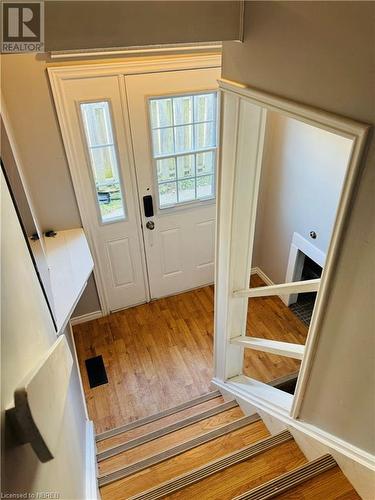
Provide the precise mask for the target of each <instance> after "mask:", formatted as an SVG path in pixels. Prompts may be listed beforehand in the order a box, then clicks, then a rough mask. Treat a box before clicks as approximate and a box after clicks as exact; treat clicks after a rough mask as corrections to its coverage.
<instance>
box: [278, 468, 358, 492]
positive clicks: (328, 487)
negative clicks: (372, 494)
mask: <svg viewBox="0 0 375 500" xmlns="http://www.w3.org/2000/svg"><path fill="white" fill-rule="evenodd" d="M275 498H277V499H278V500H318V499H322V500H359V499H360V498H361V497H360V496H359V495H358V493H357V492H356V491H355V490H354V489H353V487H352V485H351V484H350V483H349V481H348V480H347V479H346V477H345V476H344V474H343V473H342V472H341V470H340V469H339V467H335V468H333V469H331V470H329V471H326V472H323V473H322V474H320V475H319V476H317V477H314V478H312V479H309V480H308V481H306V482H305V483H303V484H300V485H299V486H296V487H295V488H293V489H291V490H289V491H287V492H285V493H283V494H281V495H278V496H277V497H275Z"/></svg>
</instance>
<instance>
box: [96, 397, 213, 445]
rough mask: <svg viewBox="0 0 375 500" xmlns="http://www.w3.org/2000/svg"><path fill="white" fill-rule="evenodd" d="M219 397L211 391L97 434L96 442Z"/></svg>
mask: <svg viewBox="0 0 375 500" xmlns="http://www.w3.org/2000/svg"><path fill="white" fill-rule="evenodd" d="M219 396H221V393H220V391H212V392H208V393H206V394H203V395H202V396H198V397H197V398H194V399H191V400H190V401H186V402H185V403H181V404H180V405H178V406H174V407H172V408H167V409H166V410H163V411H161V412H159V413H154V414H153V415H149V416H148V417H144V418H140V419H138V420H134V421H133V422H130V423H128V424H125V425H121V426H119V427H116V428H114V429H110V430H108V431H105V432H102V433H100V434H97V436H96V441H97V442H99V441H103V440H104V439H107V438H110V437H112V436H116V435H117V434H122V433H123V432H126V431H129V430H131V429H135V428H137V427H141V426H143V425H146V424H149V423H150V422H155V421H156V420H160V419H161V418H164V417H167V416H168V415H173V414H174V413H178V412H180V411H182V410H185V409H187V408H191V407H193V406H196V405H199V404H201V403H204V402H205V401H209V400H210V399H214V398H217V397H219Z"/></svg>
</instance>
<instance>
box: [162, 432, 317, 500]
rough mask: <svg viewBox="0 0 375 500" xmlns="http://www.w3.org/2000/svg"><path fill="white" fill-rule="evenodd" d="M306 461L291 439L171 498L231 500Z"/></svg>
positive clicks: (169, 496)
mask: <svg viewBox="0 0 375 500" xmlns="http://www.w3.org/2000/svg"><path fill="white" fill-rule="evenodd" d="M306 462H307V460H306V458H305V456H304V455H303V453H302V452H301V450H300V449H299V447H298V446H297V444H296V443H295V442H294V441H293V440H291V441H288V442H286V443H283V444H280V445H278V446H276V447H275V448H272V449H271V450H268V451H265V452H263V453H262V454H260V455H257V456H256V457H253V458H250V459H249V460H246V461H244V462H241V463H239V464H236V465H233V466H231V467H228V468H227V469H225V470H223V471H221V472H218V473H217V474H214V475H212V476H210V477H208V478H206V479H204V480H203V481H199V482H198V483H196V484H193V485H191V486H189V487H187V488H184V489H183V490H180V491H177V492H176V493H174V494H172V495H168V498H169V499H191V498H196V497H198V496H199V498H200V500H217V499H220V500H231V499H232V498H234V497H235V496H237V495H241V494H242V493H245V492H246V491H248V490H251V489H252V488H254V487H256V486H258V485H260V484H263V483H265V482H266V481H269V480H271V479H274V478H275V477H277V476H279V475H281V474H283V473H285V472H288V471H290V470H293V469H295V468H296V467H298V466H300V465H302V464H304V463H306Z"/></svg>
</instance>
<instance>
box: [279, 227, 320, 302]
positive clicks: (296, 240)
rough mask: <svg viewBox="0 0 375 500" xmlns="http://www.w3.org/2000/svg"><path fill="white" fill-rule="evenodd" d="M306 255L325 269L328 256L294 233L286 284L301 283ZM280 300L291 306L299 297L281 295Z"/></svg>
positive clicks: (295, 295)
mask: <svg viewBox="0 0 375 500" xmlns="http://www.w3.org/2000/svg"><path fill="white" fill-rule="evenodd" d="M305 255H307V256H308V257H310V259H311V260H313V261H314V262H316V263H317V264H318V265H319V266H320V267H324V263H325V260H326V254H325V253H323V252H322V251H321V250H320V249H319V248H318V247H316V246H315V245H313V244H312V243H311V241H308V240H306V238H304V237H303V236H301V235H300V234H299V233H293V238H292V243H291V245H290V250H289V258H288V265H287V269H286V276H285V282H286V283H289V282H291V281H299V280H300V279H301V276H302V270H303V264H304V262H305ZM280 298H281V300H282V301H283V302H284V304H285V305H287V306H290V305H291V304H294V303H295V302H296V301H297V298H298V295H297V294H293V293H292V294H288V295H281V297H280Z"/></svg>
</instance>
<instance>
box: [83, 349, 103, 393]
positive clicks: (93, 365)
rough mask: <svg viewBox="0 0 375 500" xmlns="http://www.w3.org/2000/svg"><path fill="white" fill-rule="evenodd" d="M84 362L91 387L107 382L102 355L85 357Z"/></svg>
mask: <svg viewBox="0 0 375 500" xmlns="http://www.w3.org/2000/svg"><path fill="white" fill-rule="evenodd" d="M85 364H86V370H87V375H88V377H89V383H90V387H91V389H92V388H93V387H97V386H98V385H103V384H107V383H108V378H107V372H106V371H105V367H104V362H103V357H102V356H95V358H89V359H86V360H85Z"/></svg>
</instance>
